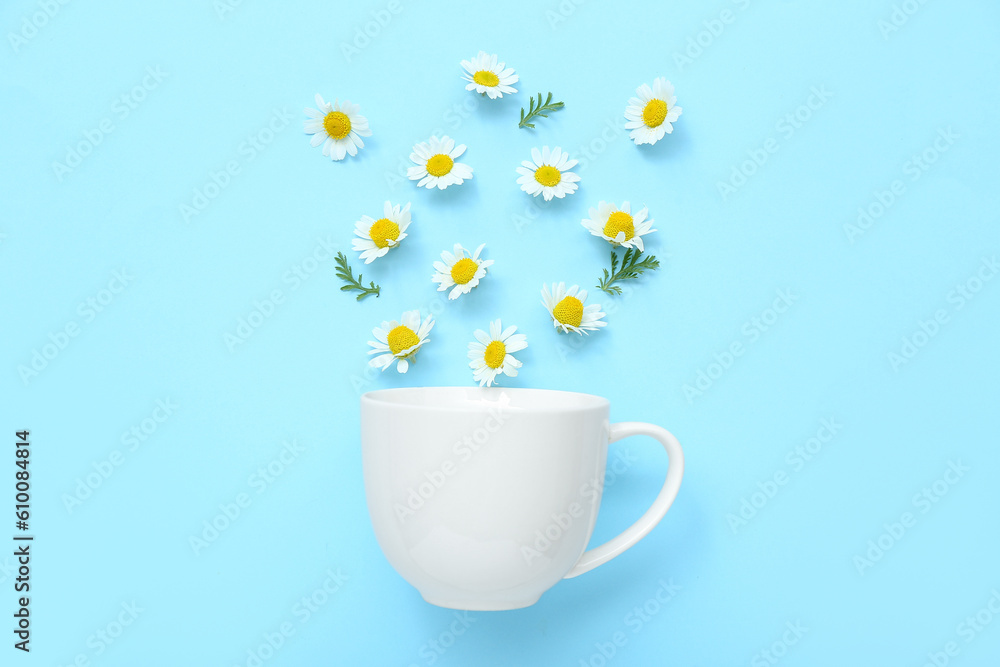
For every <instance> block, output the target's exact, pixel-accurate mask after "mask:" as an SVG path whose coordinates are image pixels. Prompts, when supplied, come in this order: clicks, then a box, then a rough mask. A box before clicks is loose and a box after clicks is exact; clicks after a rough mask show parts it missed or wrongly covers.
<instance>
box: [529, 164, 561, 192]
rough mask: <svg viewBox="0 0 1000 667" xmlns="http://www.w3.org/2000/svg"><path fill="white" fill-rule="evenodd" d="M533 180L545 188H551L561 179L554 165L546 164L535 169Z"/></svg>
mask: <svg viewBox="0 0 1000 667" xmlns="http://www.w3.org/2000/svg"><path fill="white" fill-rule="evenodd" d="M535 180H536V181H538V182H539V183H541V184H542V185H544V186H545V187H547V188H553V187H555V186H557V185H559V181H561V180H562V174H560V173H559V170H558V169H556V168H555V167H550V166H549V165H547V164H546V165H542V166H541V167H539V168H538V169H536V170H535Z"/></svg>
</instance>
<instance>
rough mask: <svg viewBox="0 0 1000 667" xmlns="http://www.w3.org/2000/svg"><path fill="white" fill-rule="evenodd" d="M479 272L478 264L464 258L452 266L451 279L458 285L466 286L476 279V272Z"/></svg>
mask: <svg viewBox="0 0 1000 667" xmlns="http://www.w3.org/2000/svg"><path fill="white" fill-rule="evenodd" d="M478 270H479V265H478V264H476V261H475V260H474V259H471V258H469V257H463V258H462V259H460V260H458V261H457V262H455V264H454V265H452V267H451V279H452V280H454V281H455V283H456V284H457V285H464V284H465V283H467V282H469V281H470V280H472V279H473V277H475V275H476V271H478Z"/></svg>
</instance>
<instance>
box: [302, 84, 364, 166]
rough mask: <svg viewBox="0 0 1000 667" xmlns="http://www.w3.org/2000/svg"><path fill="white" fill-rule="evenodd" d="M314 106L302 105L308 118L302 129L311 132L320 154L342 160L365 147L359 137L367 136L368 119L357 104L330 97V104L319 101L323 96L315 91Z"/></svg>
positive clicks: (313, 142) (314, 144)
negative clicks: (305, 107) (315, 107)
mask: <svg viewBox="0 0 1000 667" xmlns="http://www.w3.org/2000/svg"><path fill="white" fill-rule="evenodd" d="M316 106H317V107H319V109H309V108H307V109H306V115H307V116H309V120H307V121H306V124H305V130H306V132H307V133H308V134H311V135H313V138H312V142H311V143H312V145H313V146H319V145H320V144H323V155H328V156H329V157H330V159H331V160H343V159H344V156H345V155H350V156H351V157H353V156H355V155H357V154H358V149H359V148H364V147H365V142H363V141H362V140H361V137H370V136H371V135H372V131H371V130H370V129H368V119H367V118H365V117H364V116H362V115H361V114H360V113H358V112H359V111H361V107H359V106H358V105H357V104H351V103H350V102H349V101H347V100H344V103H343V104H341V103H340V102H339V101H338V100H334V101H333V104H330V103H329V102H324V101H323V96H322V95H319V94H317V95H316Z"/></svg>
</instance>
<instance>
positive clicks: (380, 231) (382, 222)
mask: <svg viewBox="0 0 1000 667" xmlns="http://www.w3.org/2000/svg"><path fill="white" fill-rule="evenodd" d="M368 236H370V237H372V242H373V243H374V244H375V245H376V246H377V247H379V248H384V247H386V246H387V245H389V241H395V240H396V239H398V238H399V225H397V224H396V223H395V222H393V221H392V220H390V219H389V218H379V219H378V220H376V221H375V222H373V223H372V226H371V229H369V230H368Z"/></svg>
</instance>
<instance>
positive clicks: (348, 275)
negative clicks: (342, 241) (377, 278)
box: [336, 252, 382, 301]
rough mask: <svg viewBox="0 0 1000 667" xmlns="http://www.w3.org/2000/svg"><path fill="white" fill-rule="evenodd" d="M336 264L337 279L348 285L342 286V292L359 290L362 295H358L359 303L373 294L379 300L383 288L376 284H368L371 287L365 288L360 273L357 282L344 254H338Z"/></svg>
mask: <svg viewBox="0 0 1000 667" xmlns="http://www.w3.org/2000/svg"><path fill="white" fill-rule="evenodd" d="M336 263H337V277H338V278H340V279H341V280H343V281H344V282H345V283H347V284H346V285H342V286H341V288H340V290H341V291H342V292H344V291H348V290H357V291H358V292H361V294H359V295H358V298H357V301H361V299H363V298H365V297H366V296H370V295H372V294H374V295H375V298H378V295H379V290H380V289H382V288H381V287H379V286H378V285H376V284H375V283H374V282H370V283H368V284H369V285H370V287H365V286H364V285H362V284H361V274H360V273H359V274H358V278H357V280H355V279H354V274H353V273H352V272H351V267H350V266H348V265H347V256H346V255H345V254H344V253H342V252H338V253H337V259H336Z"/></svg>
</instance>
